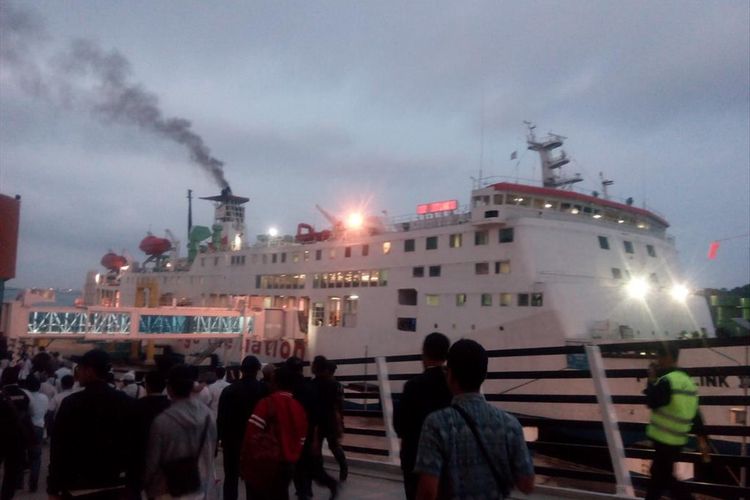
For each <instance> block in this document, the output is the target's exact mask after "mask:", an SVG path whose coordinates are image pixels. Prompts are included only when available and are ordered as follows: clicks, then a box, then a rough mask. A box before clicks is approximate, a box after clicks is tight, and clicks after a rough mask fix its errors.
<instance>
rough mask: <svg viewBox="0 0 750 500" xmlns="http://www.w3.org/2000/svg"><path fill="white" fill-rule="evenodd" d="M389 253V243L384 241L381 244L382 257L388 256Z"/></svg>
mask: <svg viewBox="0 0 750 500" xmlns="http://www.w3.org/2000/svg"><path fill="white" fill-rule="evenodd" d="M389 253H391V242H390V241H384V242H383V255H388V254H389Z"/></svg>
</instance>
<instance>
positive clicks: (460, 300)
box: [456, 293, 466, 306]
mask: <svg viewBox="0 0 750 500" xmlns="http://www.w3.org/2000/svg"><path fill="white" fill-rule="evenodd" d="M456 305H457V306H463V305H466V294H465V293H457V294H456Z"/></svg>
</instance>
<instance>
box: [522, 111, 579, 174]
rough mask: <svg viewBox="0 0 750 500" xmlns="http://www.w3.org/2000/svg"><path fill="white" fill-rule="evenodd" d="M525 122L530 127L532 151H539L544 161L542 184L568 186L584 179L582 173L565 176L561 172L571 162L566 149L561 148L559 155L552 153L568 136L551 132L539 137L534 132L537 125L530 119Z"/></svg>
mask: <svg viewBox="0 0 750 500" xmlns="http://www.w3.org/2000/svg"><path fill="white" fill-rule="evenodd" d="M523 123H524V124H525V125H526V127H527V128H528V129H529V133H528V136H527V137H526V143H527V144H528V146H529V149H530V150H531V151H536V152H537V153H539V158H540V159H541V161H542V184H543V185H544V187H549V188H559V187H567V186H570V185H571V184H575V183H576V182H581V181H582V180H583V178H582V177H581V174H576V175H575V176H574V177H564V176H563V175H562V174H561V173H560V168H561V167H563V166H564V165H567V164H568V163H570V157H569V156H568V155H567V153H565V150H563V149H561V150H560V153H559V154H557V155H553V154H552V151H554V150H555V149H558V148H561V147H562V145H563V142H564V141H565V139H566V137H564V136H562V135H558V134H553V133H552V132H549V133H548V134H547V137H543V138H540V139H537V137H536V134H535V133H534V129H536V125H534V124H533V123H532V122H529V121H524V122H523Z"/></svg>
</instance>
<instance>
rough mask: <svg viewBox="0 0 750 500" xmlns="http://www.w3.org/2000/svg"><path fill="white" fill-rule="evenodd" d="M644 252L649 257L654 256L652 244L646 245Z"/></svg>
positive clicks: (654, 251) (654, 250)
mask: <svg viewBox="0 0 750 500" xmlns="http://www.w3.org/2000/svg"><path fill="white" fill-rule="evenodd" d="M646 252H647V253H648V256H649V257H656V249H655V248H654V245H646Z"/></svg>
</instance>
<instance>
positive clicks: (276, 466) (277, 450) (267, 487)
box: [240, 366, 307, 500]
mask: <svg viewBox="0 0 750 500" xmlns="http://www.w3.org/2000/svg"><path fill="white" fill-rule="evenodd" d="M294 383H295V378H294V374H293V373H292V372H291V371H290V370H289V368H288V367H286V366H282V367H280V368H279V369H277V370H276V371H275V372H274V374H273V388H274V392H273V393H272V394H271V395H270V396H267V397H265V398H263V399H261V400H260V402H258V404H257V405H256V407H255V409H254V410H253V414H252V415H251V416H250V420H249V421H248V423H247V429H246V430H245V439H244V442H243V446H242V453H241V456H240V471H241V475H242V479H244V480H245V482H246V483H247V490H248V492H251V493H252V496H251V497H250V498H251V499H252V500H288V499H289V484H290V483H291V481H292V477H293V476H294V464H295V463H296V462H297V461H298V460H299V458H300V454H301V453H302V446H303V445H304V444H305V437H306V435H307V417H306V416H305V410H304V408H303V407H302V405H301V404H299V403H298V402H297V401H295V400H294V398H293V397H292V392H291V391H292V390H293V388H294Z"/></svg>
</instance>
